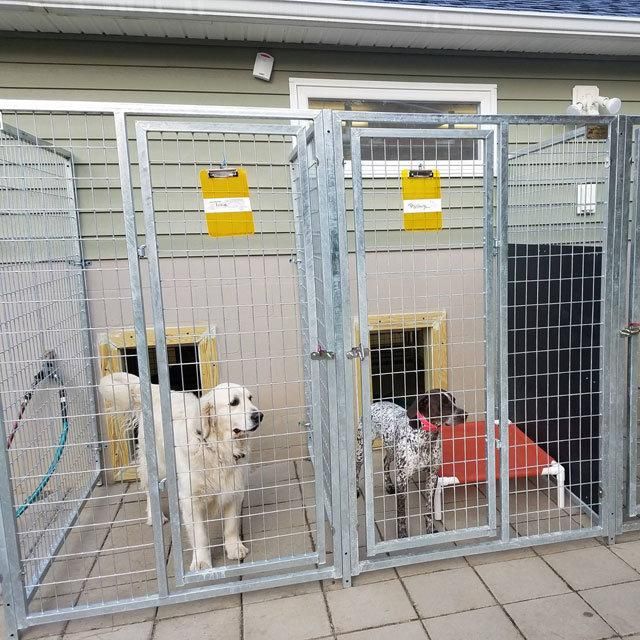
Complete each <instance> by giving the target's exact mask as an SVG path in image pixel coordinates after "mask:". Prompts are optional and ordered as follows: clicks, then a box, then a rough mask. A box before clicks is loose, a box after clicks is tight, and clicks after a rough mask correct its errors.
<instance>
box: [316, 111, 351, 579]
mask: <svg viewBox="0 0 640 640" xmlns="http://www.w3.org/2000/svg"><path fill="white" fill-rule="evenodd" d="M323 119H324V125H325V126H324V131H325V134H326V136H327V140H330V141H332V143H333V144H332V145H327V149H331V150H332V151H331V153H333V171H329V172H327V177H328V184H327V186H328V187H330V188H329V189H328V190H327V191H328V192H329V193H331V194H333V197H335V202H334V203H333V204H335V206H333V207H330V208H329V228H330V230H331V234H332V237H331V269H332V275H333V278H332V280H333V298H332V299H333V304H334V319H335V320H334V322H335V328H336V330H335V337H336V343H335V354H336V378H337V386H338V389H341V390H342V392H339V393H338V395H337V403H336V404H337V408H338V416H339V417H340V416H341V417H342V420H341V426H342V428H341V429H339V431H338V446H339V450H340V485H341V487H340V498H341V500H340V514H341V515H340V523H341V527H342V536H343V537H342V584H343V585H344V586H345V587H346V586H350V585H351V577H352V575H356V574H357V573H358V572H359V571H358V529H357V526H358V513H357V505H356V500H355V498H356V496H355V471H356V466H355V442H354V428H353V427H354V424H355V422H354V412H353V397H354V396H353V393H354V385H353V376H352V375H351V371H350V368H349V367H348V364H349V363H348V362H347V360H346V356H345V352H346V350H345V344H348V343H349V342H350V341H351V330H350V322H349V317H350V304H349V251H348V244H347V222H346V210H345V199H344V194H345V184H344V166H343V158H344V153H343V148H342V122H341V120H340V119H339V117H338V116H337V115H335V114H332V112H331V111H328V110H325V111H323ZM327 166H329V165H327ZM330 204H331V203H330Z"/></svg>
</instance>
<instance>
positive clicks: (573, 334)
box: [503, 118, 625, 538]
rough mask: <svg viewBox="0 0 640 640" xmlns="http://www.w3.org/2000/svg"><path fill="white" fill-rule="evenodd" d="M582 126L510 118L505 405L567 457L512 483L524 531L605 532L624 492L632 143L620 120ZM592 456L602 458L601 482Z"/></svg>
mask: <svg viewBox="0 0 640 640" xmlns="http://www.w3.org/2000/svg"><path fill="white" fill-rule="evenodd" d="M583 124H584V120H577V121H570V122H566V123H565V122H563V121H562V120H558V121H555V120H554V119H551V118H547V119H542V120H541V119H535V118H522V119H521V120H520V121H518V122H516V123H513V124H511V125H510V127H509V144H510V147H509V155H508V159H507V164H508V178H507V184H508V189H509V194H508V207H506V210H507V211H508V221H507V222H506V224H507V235H506V237H505V242H504V245H505V246H504V247H503V249H504V251H505V252H506V253H507V258H506V261H505V262H506V263H508V265H509V276H508V281H507V282H506V283H505V284H504V286H503V289H504V291H506V292H508V295H505V301H504V305H505V306H506V307H507V310H508V318H509V341H508V357H509V366H508V373H507V372H506V370H505V377H504V379H503V384H508V391H507V392H506V393H505V398H506V400H507V403H508V406H507V408H506V409H507V412H508V416H509V418H511V419H512V420H514V421H515V422H516V423H517V424H518V426H519V428H520V430H522V431H523V432H524V433H526V434H527V435H528V436H529V437H530V438H531V439H533V440H534V442H536V443H537V444H538V446H539V447H540V448H542V449H543V450H544V451H546V452H547V453H549V454H550V455H551V456H552V457H553V458H554V459H555V460H556V463H555V464H556V466H557V465H559V467H558V468H557V469H556V471H555V472H553V473H551V474H550V475H549V476H548V478H555V480H550V481H549V482H548V488H545V489H543V490H542V491H541V490H540V487H542V486H543V482H544V481H546V479H545V477H544V476H540V477H538V478H535V477H534V478H532V479H531V478H529V477H525V478H521V479H520V480H514V481H512V485H511V487H510V488H508V491H509V499H510V500H511V502H512V503H513V505H514V507H513V508H512V511H511V520H510V522H509V527H510V534H509V535H510V537H513V538H518V537H524V538H527V537H530V536H532V535H547V534H553V533H556V534H557V535H558V536H561V535H562V534H565V533H573V532H574V531H576V530H581V529H583V530H590V529H593V530H594V531H598V530H599V531H606V530H607V529H609V528H610V527H611V522H610V521H609V518H610V516H609V513H606V514H605V516H604V519H602V517H601V514H602V511H603V510H604V511H608V509H609V506H608V504H607V503H609V500H614V501H615V500H616V498H615V494H616V489H615V488H614V487H615V485H616V481H615V480H613V477H612V474H613V475H615V474H616V473H617V472H616V470H615V466H616V464H615V463H614V464H613V465H612V466H610V463H608V462H607V460H609V459H610V456H611V455H613V456H618V453H617V452H616V450H617V449H618V443H617V442H616V436H615V435H614V432H615V431H616V429H615V425H616V422H617V420H616V418H615V417H614V414H615V409H613V408H612V407H611V406H610V405H611V404H612V403H615V402H616V400H614V399H613V398H611V396H610V393H611V381H612V380H617V378H618V374H617V373H616V369H617V368H618V367H619V366H620V357H619V355H620V347H621V345H620V342H619V339H618V337H617V324H618V322H619V305H620V301H619V296H618V292H617V289H618V285H617V284H616V282H617V281H619V280H621V279H622V280H623V279H624V276H623V275H622V273H618V274H617V275H616V270H622V269H623V268H622V267H620V266H619V265H617V264H616V263H615V262H614V261H613V260H611V255H619V253H620V251H619V248H620V238H619V236H620V233H621V229H619V227H621V225H619V224H616V223H615V211H616V210H618V208H619V207H618V204H617V203H618V202H619V199H620V198H621V197H622V190H623V188H622V184H621V183H620V180H619V178H620V176H619V175H618V172H619V171H620V170H622V167H623V164H624V163H623V161H622V158H623V157H624V156H623V155H622V156H621V155H620V154H624V153H625V152H624V150H623V149H624V143H619V141H618V137H619V136H618V128H617V124H616V123H615V122H614V121H612V120H611V119H606V118H605V119H601V121H600V122H599V123H598V124H599V125H600V126H603V127H604V128H605V129H606V130H607V132H608V134H607V141H603V140H591V139H589V137H588V136H587V131H588V127H585V126H583ZM621 189H622V190H621ZM581 211H582V213H581ZM615 247H618V249H615ZM612 252H613V253H612ZM612 334H615V338H614V340H613V341H612V339H611V335H612ZM532 340H533V341H534V342H532ZM534 344H535V348H534V346H533V345H534ZM503 355H505V354H504V353H503ZM598 360H599V364H598ZM607 372H609V373H607ZM598 380H599V383H598V382H597V381H598ZM544 381H546V383H544ZM585 381H586V382H585ZM534 382H535V384H537V385H540V383H543V384H546V391H544V389H543V388H542V387H541V386H538V388H536V389H534V388H533V386H532V385H533V384H534ZM594 385H595V386H594ZM594 390H595V392H594ZM609 398H611V400H609ZM593 402H596V403H597V404H595V405H594V404H593ZM590 403H591V404H590ZM587 405H589V406H590V407H591V408H589V406H587ZM594 425H596V426H595V429H594ZM597 425H599V427H598V426H597ZM598 428H599V435H597V429H598ZM563 429H565V433H564V435H563V431H562V430H563ZM605 429H607V430H606V431H605ZM554 433H555V435H554ZM589 434H591V435H589ZM593 443H595V445H594V444H593ZM576 447H579V449H580V450H579V451H578V449H576ZM598 448H599V453H597V452H598ZM607 452H610V453H607ZM587 466H588V467H590V468H596V467H597V470H596V473H599V474H600V475H599V478H598V479H597V480H596V479H595V478H594V479H591V480H590V479H589V478H590V477H591V476H590V474H591V472H587V471H585V469H586V467H587ZM581 469H582V470H581ZM565 475H566V480H567V484H566V485H565V484H564V482H565ZM553 482H555V484H552V483H553ZM571 488H574V490H575V492H572V491H570V490H569V489H571ZM561 491H562V493H563V494H564V496H566V500H567V505H566V507H565V506H564V505H563V504H562V501H563V500H565V498H563V497H560V496H559V493H560V492H561ZM586 491H589V492H591V493H592V495H593V496H598V495H599V496H600V497H599V498H594V499H595V501H596V503H597V504H595V505H594V502H593V500H594V499H589V498H587V497H585V495H582V496H581V495H579V494H580V493H581V492H586ZM556 493H557V494H558V497H557V498H556ZM609 504H610V503H609Z"/></svg>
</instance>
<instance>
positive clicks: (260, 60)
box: [253, 52, 273, 82]
mask: <svg viewBox="0 0 640 640" xmlns="http://www.w3.org/2000/svg"><path fill="white" fill-rule="evenodd" d="M272 71H273V56H270V55H269V54H268V53H264V52H260V53H257V54H256V61H255V63H254V64H253V77H254V78H258V80H265V81H266V82H269V80H271V72H272Z"/></svg>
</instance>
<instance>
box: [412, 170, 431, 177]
mask: <svg viewBox="0 0 640 640" xmlns="http://www.w3.org/2000/svg"><path fill="white" fill-rule="evenodd" d="M409 177H410V178H433V171H432V170H431V169H411V170H410V171H409Z"/></svg>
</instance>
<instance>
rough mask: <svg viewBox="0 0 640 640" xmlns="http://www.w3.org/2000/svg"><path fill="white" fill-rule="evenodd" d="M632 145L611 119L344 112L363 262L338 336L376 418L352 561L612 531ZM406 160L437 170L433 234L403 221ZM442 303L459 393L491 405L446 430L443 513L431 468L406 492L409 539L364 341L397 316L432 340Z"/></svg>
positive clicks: (359, 402) (343, 169)
mask: <svg viewBox="0 0 640 640" xmlns="http://www.w3.org/2000/svg"><path fill="white" fill-rule="evenodd" d="M345 129H346V130H347V131H348V133H347V134H346V135H345V133H344V131H345ZM492 132H493V134H492ZM492 135H493V137H492ZM343 138H346V139H349V138H350V140H351V144H350V147H349V145H348V144H345V143H344V142H343ZM627 138H628V128H627V123H626V122H624V121H621V120H620V119H618V120H616V119H612V118H594V119H584V118H582V119H580V118H569V117H559V118H556V117H546V116H540V117H531V116H522V117H520V116H505V117H491V116H447V115H432V116H425V115H421V114H382V113H377V114H371V113H366V112H359V113H350V112H349V113H346V112H345V113H335V114H334V152H335V154H336V161H335V167H336V175H337V176H338V194H339V195H338V208H339V211H340V216H341V219H340V225H339V228H340V231H341V233H342V236H343V237H342V243H343V247H346V246H349V247H351V246H353V245H355V253H356V256H355V260H356V263H357V266H356V267H355V270H354V271H355V275H352V277H351V279H350V278H349V276H348V275H346V276H344V277H343V278H342V281H341V286H340V288H339V290H340V291H341V292H342V294H343V296H342V300H341V301H340V303H341V305H342V309H343V312H344V313H343V320H342V326H343V331H344V334H343V336H342V339H343V340H344V344H345V349H346V350H347V351H348V350H349V347H350V346H351V345H354V348H353V351H352V354H354V355H355V356H357V357H355V358H354V359H353V360H352V362H354V363H355V366H353V365H351V366H349V368H348V369H349V370H348V371H347V372H346V374H345V384H346V387H347V389H348V395H352V394H353V396H354V397H355V398H356V402H355V403H354V405H353V406H352V405H351V404H349V405H348V407H347V408H348V410H349V411H350V412H351V415H352V416H353V418H350V419H349V420H348V422H349V423H352V421H353V423H357V421H358V419H359V417H360V416H362V418H363V423H364V430H365V462H364V467H365V480H364V487H365V500H364V502H363V501H361V500H356V496H355V492H354V493H353V495H350V496H349V498H350V500H351V504H350V506H349V513H350V523H351V531H352V534H351V554H352V564H351V571H352V573H353V574H357V573H359V572H361V571H367V570H373V569H378V568H384V567H390V566H398V565H402V564H411V563H414V562H419V561H421V560H426V559H441V558H448V557H453V556H458V555H462V554H473V553H480V552H484V551H491V550H497V549H503V548H515V547H520V546H524V545H532V544H543V543H548V542H553V541H558V540H569V539H577V538H584V537H589V536H597V535H606V536H608V537H609V538H610V539H612V537H613V536H614V535H615V531H616V530H617V527H616V514H619V511H617V510H616V508H615V502H616V500H617V493H618V487H620V486H621V484H620V483H621V482H622V478H621V477H618V476H617V473H618V469H619V466H618V462H619V461H620V459H621V458H620V456H621V448H620V442H621V438H622V433H621V432H620V429H619V425H620V424H621V422H620V421H619V418H620V414H618V413H617V412H618V411H619V409H620V405H621V402H622V398H621V395H620V389H619V380H620V378H619V377H618V375H617V367H618V366H619V362H620V356H621V355H622V353H623V351H622V349H623V347H622V344H621V342H620V340H619V339H618V338H619V335H618V329H619V327H620V326H621V324H620V323H621V320H622V315H621V304H622V302H623V299H622V292H621V289H620V286H619V283H620V282H621V281H624V274H623V269H622V268H621V266H620V264H619V262H618V261H616V259H615V258H614V256H618V255H620V253H621V249H622V247H623V246H624V244H623V241H622V238H623V237H626V236H624V234H625V233H626V231H625V223H624V220H623V219H622V216H621V215H620V212H621V211H624V210H625V204H626V200H625V198H626V197H627V196H628V190H626V189H625V182H624V179H623V174H621V173H619V170H620V171H621V169H620V168H621V167H623V166H624V164H625V162H626V160H627V155H626V154H627V153H628V146H627ZM474 139H475V140H474ZM492 141H495V147H496V152H495V158H496V160H495V165H494V161H493V159H492V158H491V151H489V146H490V144H491V143H492ZM347 154H349V155H347ZM365 154H366V156H365ZM403 169H406V170H414V171H416V172H418V174H419V172H420V171H421V170H424V169H436V170H438V171H439V172H440V174H441V176H442V177H441V180H442V211H444V212H445V213H444V223H443V224H442V227H441V228H440V229H439V230H438V231H437V233H434V232H433V229H428V228H425V229H423V230H422V233H415V232H407V231H402V211H403V195H402V189H403V181H404V180H406V176H405V177H402V175H401V172H402V170H403ZM494 189H495V202H493V201H492V200H493V191H494ZM342 194H344V196H343V195H342ZM414 197H417V196H414ZM422 197H423V198H424V197H429V196H422ZM430 197H433V196H430ZM406 210H407V209H405V211H406ZM352 229H353V230H354V231H351V230H352ZM352 234H353V235H354V238H353V240H352V239H351V235H352ZM350 243H353V244H350ZM429 255H430V256H431V258H429V257H426V258H425V256H429ZM349 264H350V266H351V263H349ZM344 265H345V266H344V267H343V273H345V272H346V265H347V263H346V262H345V263H344ZM427 279H428V284H427ZM355 280H357V282H355ZM349 292H350V299H351V303H349ZM443 299H444V302H443ZM439 305H442V306H446V307H448V308H447V309H444V310H441V309H440V306H439ZM354 308H355V311H350V309H354ZM434 309H435V310H436V311H437V312H438V313H442V314H443V315H445V316H446V318H447V325H448V329H447V332H448V335H449V338H448V340H447V344H446V347H447V349H448V352H449V357H450V358H452V359H453V358H456V361H455V362H452V363H450V364H449V366H448V370H449V381H448V384H447V385H446V388H447V389H449V390H450V391H451V392H452V393H453V394H454V395H455V396H457V397H458V399H459V400H461V401H462V403H463V404H464V405H465V408H467V406H468V405H469V404H470V405H471V406H472V409H473V411H471V412H470V413H472V414H475V416H476V417H475V418H470V420H473V422H472V423H471V425H466V424H465V426H464V427H453V428H446V429H443V435H442V439H443V466H442V469H441V473H440V474H439V479H438V483H437V490H436V492H435V495H434V504H433V509H434V511H435V512H436V513H437V514H438V517H437V519H438V520H439V521H440V523H441V524H440V526H439V527H438V529H435V530H433V529H432V530H430V531H425V525H424V523H422V517H423V516H424V515H425V512H427V513H428V512H429V511H430V505H429V502H430V497H429V495H426V494H425V493H424V478H423V479H422V482H421V481H420V479H418V481H416V482H415V484H413V485H410V488H409V491H408V492H407V496H406V499H407V500H408V502H409V504H410V505H411V500H412V499H413V500H414V505H413V517H414V518H415V523H414V524H413V532H412V530H411V529H412V523H411V518H410V517H409V532H408V537H406V538H398V533H397V529H396V525H397V520H398V515H397V496H395V495H392V496H385V495H384V488H383V487H381V486H380V485H381V484H382V483H381V482H380V481H381V479H382V475H383V473H382V469H381V467H382V457H383V453H384V446H385V445H384V442H382V443H380V442H376V441H375V439H374V438H373V435H372V434H371V430H370V429H371V427H370V424H369V417H368V403H369V398H370V384H371V381H370V377H371V376H370V375H369V374H370V371H371V366H372V365H371V364H370V361H371V362H373V360H372V356H373V352H372V349H371V348H370V345H369V344H368V340H369V335H371V336H374V335H375V334H376V333H378V332H379V331H381V329H382V328H384V326H385V325H386V326H388V327H389V326H390V327H392V329H391V330H392V331H393V330H394V329H395V330H396V331H397V332H399V330H400V331H404V330H406V329H410V330H413V331H414V333H417V331H416V328H417V326H418V325H417V322H416V321H417V320H420V319H422V318H426V317H427V316H428V315H429V313H430V312H433V311H434ZM352 316H353V317H352ZM485 322H486V326H485ZM363 327H364V330H363ZM347 345H348V346H347ZM474 346H475V347H476V350H475V355H474V351H473V348H474ZM402 348H403V349H404V350H405V361H404V365H403V366H404V372H403V373H404V374H405V378H407V377H408V376H407V373H409V374H411V376H415V375H416V374H424V373H425V370H427V372H429V370H430V373H431V375H432V376H433V374H434V373H435V372H436V371H437V368H438V367H437V365H436V363H435V361H434V360H435V356H434V359H432V361H431V362H430V363H427V364H425V363H419V362H417V361H416V360H412V361H411V364H410V365H407V361H406V353H407V352H408V350H407V348H406V347H402ZM462 349H466V350H467V351H468V352H469V351H470V352H471V356H469V355H468V354H467V358H466V360H465V357H464V353H461V350H462ZM411 357H412V358H413V355H412V356H411ZM473 358H475V361H474V360H473ZM439 379H441V378H439ZM445 379H446V378H445ZM394 384H396V385H397V386H399V387H400V388H399V389H393V390H392V391H391V392H390V393H389V392H388V391H387V396H388V395H391V397H390V398H389V397H385V396H384V393H383V394H379V395H378V396H377V397H375V398H374V399H375V400H385V399H391V400H393V401H394V402H396V403H399V404H403V401H404V400H405V397H404V396H405V393H404V391H403V384H404V385H405V387H406V386H407V385H408V386H411V385H413V387H412V388H414V387H415V384H414V383H412V382H411V383H410V382H407V381H406V380H405V381H404V382H402V381H400V382H399V383H396V382H394ZM379 386H380V387H381V386H382V385H379ZM430 386H438V385H430ZM371 388H373V385H372V387H371ZM423 388H424V387H423ZM427 388H428V387H427ZM494 417H495V418H496V419H497V421H498V423H497V425H496V431H495V436H494V432H493V429H491V428H487V426H486V425H493V420H494ZM349 435H350V438H349V446H350V448H349V455H348V458H349V463H350V466H349V473H350V478H351V483H352V486H353V484H355V477H354V464H353V461H354V458H355V438H354V437H353V434H351V432H350V434H349ZM389 446H391V445H389ZM494 460H495V466H494ZM367 467H368V469H367ZM376 480H377V483H376ZM496 480H497V482H496ZM496 485H497V491H496ZM447 487H449V488H447ZM447 494H448V497H447ZM443 503H444V504H443ZM407 515H408V516H410V515H411V513H409V514H407ZM485 536H486V538H488V539H486V540H484V541H483V540H482V538H484V537H485ZM465 540H466V541H467V542H465Z"/></svg>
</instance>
